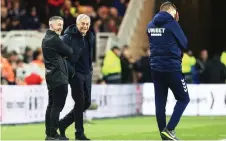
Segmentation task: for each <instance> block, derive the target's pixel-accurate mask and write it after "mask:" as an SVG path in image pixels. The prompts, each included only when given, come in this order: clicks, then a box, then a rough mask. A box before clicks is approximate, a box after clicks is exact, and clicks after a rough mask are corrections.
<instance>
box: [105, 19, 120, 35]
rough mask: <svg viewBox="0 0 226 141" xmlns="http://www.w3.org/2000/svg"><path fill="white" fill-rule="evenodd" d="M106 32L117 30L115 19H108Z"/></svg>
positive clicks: (115, 31)
mask: <svg viewBox="0 0 226 141" xmlns="http://www.w3.org/2000/svg"><path fill="white" fill-rule="evenodd" d="M106 32H114V33H117V32H118V29H117V26H116V23H115V20H113V19H109V20H108V23H107V27H106Z"/></svg>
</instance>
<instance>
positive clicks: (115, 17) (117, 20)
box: [109, 7, 122, 30]
mask: <svg viewBox="0 0 226 141" xmlns="http://www.w3.org/2000/svg"><path fill="white" fill-rule="evenodd" d="M109 12H110V13H109V16H110V18H111V19H113V20H114V21H115V23H116V27H117V30H118V29H119V26H120V24H121V21H122V18H121V17H119V16H118V10H117V9H116V8H115V7H111V8H110V11H109Z"/></svg>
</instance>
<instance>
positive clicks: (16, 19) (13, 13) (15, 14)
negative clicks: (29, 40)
mask: <svg viewBox="0 0 226 141" xmlns="http://www.w3.org/2000/svg"><path fill="white" fill-rule="evenodd" d="M8 14H9V17H10V20H11V24H10V29H11V30H16V29H21V20H22V19H23V17H24V16H25V14H26V11H25V9H23V8H21V7H20V3H19V2H18V1H14V3H13V8H12V9H10V10H9V13H8Z"/></svg>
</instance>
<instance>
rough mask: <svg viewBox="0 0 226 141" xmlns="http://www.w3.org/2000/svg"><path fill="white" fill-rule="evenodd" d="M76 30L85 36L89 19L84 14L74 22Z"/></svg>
mask: <svg viewBox="0 0 226 141" xmlns="http://www.w3.org/2000/svg"><path fill="white" fill-rule="evenodd" d="M76 23H77V28H78V30H79V32H80V33H81V34H86V33H87V31H88V30H89V27H90V18H89V16H87V15H85V14H81V15H79V16H78V17H77V20H76Z"/></svg>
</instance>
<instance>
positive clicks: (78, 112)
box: [60, 72, 92, 136]
mask: <svg viewBox="0 0 226 141" xmlns="http://www.w3.org/2000/svg"><path fill="white" fill-rule="evenodd" d="M91 85H92V75H91V73H89V74H82V73H78V72H76V73H75V75H74V77H73V78H72V79H71V80H70V86H71V90H72V92H71V93H72V98H73V100H74V101H75V105H74V108H73V109H72V110H71V111H70V112H69V113H68V114H67V115H66V116H65V117H64V118H63V119H61V120H60V124H61V126H62V127H63V128H65V129H66V128H67V127H69V126H70V125H71V124H72V123H73V122H75V129H76V133H75V135H76V136H80V135H82V134H84V128H83V112H84V111H85V110H86V109H88V108H89V106H90V104H91Z"/></svg>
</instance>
